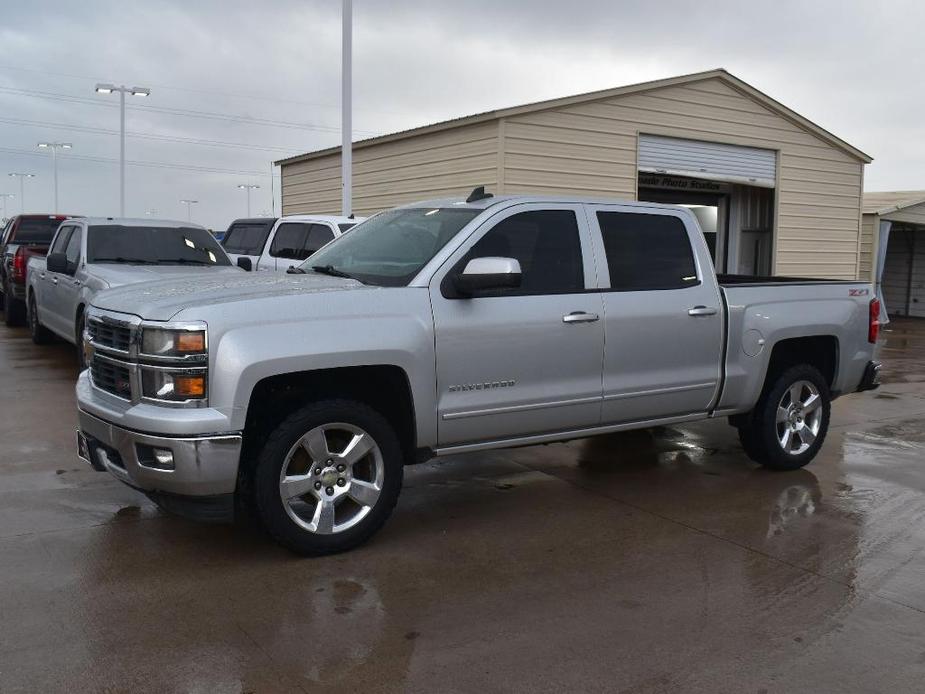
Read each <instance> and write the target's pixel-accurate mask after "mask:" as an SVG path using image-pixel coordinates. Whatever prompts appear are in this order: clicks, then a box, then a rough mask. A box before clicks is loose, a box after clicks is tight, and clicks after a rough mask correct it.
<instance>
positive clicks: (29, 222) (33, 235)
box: [13, 217, 61, 243]
mask: <svg viewBox="0 0 925 694" xmlns="http://www.w3.org/2000/svg"><path fill="white" fill-rule="evenodd" d="M59 224H61V220H60V219H55V218H54V217H52V218H50V219H49V218H48V217H44V218H43V217H23V218H22V219H20V220H19V225H18V226H17V227H16V231H15V232H14V233H13V241H15V242H17V243H51V237H52V236H54V235H55V231H57V230H58V225H59Z"/></svg>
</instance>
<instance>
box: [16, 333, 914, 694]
mask: <svg viewBox="0 0 925 694" xmlns="http://www.w3.org/2000/svg"><path fill="white" fill-rule="evenodd" d="M882 358H883V359H884V360H885V362H886V371H885V374H884V380H885V385H884V386H883V387H882V388H881V389H880V390H879V391H876V392H875V393H867V394H861V395H851V396H847V397H845V398H842V399H840V400H839V401H837V402H836V404H835V406H834V408H833V416H832V421H833V429H832V431H831V432H830V434H829V438H828V440H827V442H826V444H825V447H824V448H823V450H822V453H821V454H820V456H819V457H818V458H817V459H816V461H815V462H814V463H812V464H811V465H810V466H809V467H808V468H806V469H804V470H800V471H797V472H792V473H771V472H767V471H764V470H761V469H759V468H757V467H756V466H754V465H752V464H751V463H750V462H748V461H747V459H746V458H745V457H744V454H743V453H742V450H741V448H740V447H739V445H738V442H737V440H736V437H735V435H734V430H733V429H732V428H730V427H729V426H728V425H726V424H725V422H720V421H717V422H709V423H702V424H696V425H690V426H687V425H685V426H679V427H671V428H663V429H659V430H656V431H653V432H632V433H628V434H621V435H614V436H608V437H601V438H597V439H589V440H584V441H577V442H572V443H568V444H553V445H549V446H539V447H532V448H521V449H517V450H510V451H500V452H495V453H489V454H486V453H480V454H471V455H464V456H457V457H453V458H446V459H442V460H440V461H435V462H432V463H429V464H425V465H421V466H418V467H415V468H409V469H408V471H407V474H406V482H405V489H404V491H403V494H402V497H401V499H400V500H399V504H398V507H397V508H396V511H395V514H394V515H393V517H392V519H391V520H390V522H389V523H388V524H387V525H386V527H385V529H384V530H383V531H382V532H381V533H380V534H379V535H377V536H376V537H375V538H374V539H373V540H372V541H371V542H370V543H369V544H367V545H366V546H364V547H362V548H360V549H358V550H355V551H353V552H350V553H347V554H343V555H339V556H335V557H327V558H322V559H300V558H297V557H294V556H293V555H291V554H289V553H288V552H286V551H285V550H283V549H280V548H278V547H276V546H275V545H273V544H272V543H270V542H269V541H268V540H267V539H266V538H265V537H264V536H263V535H262V534H261V533H260V532H259V531H257V530H253V529H249V528H246V527H234V526H211V525H201V524H196V523H193V522H189V521H185V520H182V519H178V518H174V517H171V516H168V515H165V514H163V513H161V512H160V511H159V510H158V509H157V508H156V507H154V506H153V505H152V504H151V503H150V502H149V501H147V500H146V499H145V497H143V496H141V495H140V494H138V493H136V492H134V491H133V490H131V489H129V488H127V487H124V486H122V485H121V484H119V483H118V482H116V481H115V480H114V479H112V478H110V477H109V476H108V475H105V474H102V473H96V472H93V471H91V470H90V469H89V468H87V467H85V466H84V465H83V464H81V463H80V462H79V461H78V460H77V459H76V457H75V455H74V452H73V447H74V441H73V439H74V435H73V431H74V425H75V423H76V417H75V410H74V398H73V381H74V379H75V376H76V366H75V363H76V357H75V354H74V351H73V349H72V348H70V347H69V346H67V345H64V344H61V343H58V344H55V345H51V346H46V347H42V348H38V347H34V346H33V345H32V343H31V342H30V341H29V338H28V335H27V333H26V332H25V331H24V330H16V329H7V328H0V374H2V376H0V378H2V386H3V391H2V392H3V394H4V396H5V397H4V399H3V401H2V403H0V407H2V410H3V417H2V420H0V692H3V693H4V694H5V693H7V692H58V691H69V692H96V691H101V692H123V691H124V692H149V691H150V692H209V693H211V692H259V693H263V692H277V691H280V692H298V691H306V692H311V691H317V690H320V689H330V690H332V691H345V692H355V691H370V692H379V691H384V692H390V691H409V692H470V691H479V692H501V691H529V692H541V691H543V692H545V691H549V692H558V691H579V690H581V691H614V692H628V693H629V692H632V693H634V694H641V693H644V692H704V693H710V694H714V693H716V692H755V693H759V692H767V693H772V692H920V691H923V690H925V321H920V322H909V321H906V322H895V323H893V324H892V325H891V326H890V330H889V331H888V332H887V333H886V334H885V345H884V347H883V350H882Z"/></svg>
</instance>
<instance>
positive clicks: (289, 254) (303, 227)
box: [270, 222, 312, 260]
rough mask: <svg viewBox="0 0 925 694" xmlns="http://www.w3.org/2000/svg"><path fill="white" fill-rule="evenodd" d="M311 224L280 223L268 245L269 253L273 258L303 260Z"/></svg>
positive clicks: (305, 256)
mask: <svg viewBox="0 0 925 694" xmlns="http://www.w3.org/2000/svg"><path fill="white" fill-rule="evenodd" d="M311 226H312V225H311V224H305V223H303V222H287V223H286V224H280V225H279V228H278V229H277V230H276V236H274V237H273V243H272V244H271V245H270V255H272V256H273V257H274V258H289V259H290V260H305V259H306V258H307V257H308V254H306V253H305V243H306V241H307V240H308V232H309V230H310V229H311Z"/></svg>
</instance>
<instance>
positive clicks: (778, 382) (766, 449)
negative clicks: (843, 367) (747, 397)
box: [739, 364, 832, 470]
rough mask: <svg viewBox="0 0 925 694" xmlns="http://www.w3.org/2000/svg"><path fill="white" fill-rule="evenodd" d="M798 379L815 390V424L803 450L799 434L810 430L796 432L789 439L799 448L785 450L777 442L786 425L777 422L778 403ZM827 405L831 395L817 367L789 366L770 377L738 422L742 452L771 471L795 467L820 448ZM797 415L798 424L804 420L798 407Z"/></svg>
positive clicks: (801, 465)
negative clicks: (754, 403)
mask: <svg viewBox="0 0 925 694" xmlns="http://www.w3.org/2000/svg"><path fill="white" fill-rule="evenodd" d="M800 382H805V383H810V384H812V386H814V387H815V390H816V391H817V392H818V395H819V405H818V408H817V410H814V411H818V415H817V416H818V424H819V427H818V431H817V432H816V433H815V435H814V436H813V438H812V441H811V442H810V443H809V444H808V446H806V448H805V450H800V449H802V448H803V446H804V445H806V441H805V440H804V439H803V438H801V437H803V436H807V435H808V434H811V433H812V432H811V431H809V432H808V434H801V433H799V432H797V434H796V435H795V438H793V441H794V443H796V441H799V443H800V445H799V448H798V449H797V450H790V451H789V452H788V450H785V448H784V445H783V444H782V443H781V438H782V434H781V430H782V429H783V430H784V432H786V428H787V426H788V425H787V424H786V423H779V422H778V418H777V417H778V406H779V405H780V404H781V402H782V400H785V399H786V398H785V393H788V392H789V391H790V389H791V387H792V386H794V385H795V384H797V383H800ZM831 407H832V396H831V394H830V393H829V386H828V384H827V383H826V381H825V379H824V378H823V377H822V374H821V373H820V372H819V370H818V369H816V368H815V367H813V366H810V365H808V364H799V365H797V366H793V367H790V368H789V369H787V370H786V371H784V372H782V373H781V374H779V375H778V376H777V377H776V378H774V380H773V382H772V383H771V384H770V387H769V388H765V390H764V391H763V392H762V394H761V397H760V398H759V400H758V404H757V405H756V406H755V409H754V410H753V411H752V412H751V414H750V415H749V416H748V417H746V418H745V419H744V420H743V422H742V423H741V424H740V425H739V440H740V441H741V443H742V447H743V448H744V449H745V453H746V455H748V457H749V458H751V459H752V460H754V461H755V462H756V463H759V464H760V465H763V466H764V467H766V468H769V469H771V470H797V469H799V468H801V467H804V466H805V465H807V464H808V463H809V462H810V461H811V460H812V459H813V458H815V457H816V454H817V453H818V452H819V449H820V448H822V444H823V443H824V442H825V437H826V434H827V433H828V430H829V419H830V416H831ZM808 410H809V408H807V411H808ZM800 415H801V416H800V418H799V420H798V422H799V424H802V423H803V421H804V420H803V416H804V415H803V414H802V410H801V411H800ZM807 419H808V418H807ZM791 436H792V437H793V436H794V435H793V434H791Z"/></svg>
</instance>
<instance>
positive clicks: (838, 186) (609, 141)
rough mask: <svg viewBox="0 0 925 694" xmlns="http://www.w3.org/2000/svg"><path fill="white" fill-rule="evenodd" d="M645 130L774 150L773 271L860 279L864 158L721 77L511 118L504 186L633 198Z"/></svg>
mask: <svg viewBox="0 0 925 694" xmlns="http://www.w3.org/2000/svg"><path fill="white" fill-rule="evenodd" d="M639 133H645V134H652V135H667V136H670V137H683V138H691V139H700V140H705V141H710V142H726V143H729V144H736V145H745V146H750V147H764V148H770V149H776V150H778V151H779V172H778V174H779V187H778V189H777V191H776V194H777V196H778V205H777V207H778V221H777V229H776V239H775V246H776V253H775V272H776V273H777V274H783V275H795V276H821V277H832V278H839V279H854V278H855V277H856V276H857V275H856V273H857V270H858V243H859V233H860V203H861V200H860V197H861V186H862V178H861V176H862V166H863V165H862V164H861V162H860V161H858V160H857V159H855V158H853V157H851V156H849V155H848V154H847V153H845V152H843V151H841V150H838V149H836V148H835V147H833V146H832V145H830V144H829V143H827V142H824V141H823V140H821V139H820V138H818V137H816V136H815V135H813V134H811V133H809V132H808V131H807V130H805V129H804V128H802V127H800V126H798V125H797V124H795V123H793V122H791V121H790V120H788V119H786V118H784V117H783V116H780V115H778V114H776V113H774V112H772V111H770V110H769V109H767V108H765V107H764V106H763V105H761V104H759V103H757V102H756V101H754V100H753V99H751V98H749V97H747V96H745V95H744V94H742V93H741V92H739V91H737V90H736V89H734V88H733V87H731V86H729V85H728V84H726V83H725V82H723V81H722V80H720V79H710V80H704V81H702V82H696V83H691V84H685V85H675V86H668V87H660V88H658V89H655V90H652V91H649V92H643V93H632V94H626V95H621V96H617V97H612V98H609V99H603V100H601V101H598V102H589V103H581V104H575V105H571V106H564V107H560V108H557V109H555V110H550V111H540V112H532V113H524V114H521V115H516V116H509V117H508V118H506V119H505V138H504V144H505V161H504V174H505V178H504V190H505V192H506V193H519V192H524V193H526V192H533V193H552V194H555V193H567V194H580V195H607V196H613V197H618V198H630V199H634V198H635V196H636V156H637V155H636V152H637V137H638V134H639Z"/></svg>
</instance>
